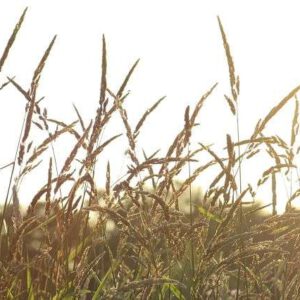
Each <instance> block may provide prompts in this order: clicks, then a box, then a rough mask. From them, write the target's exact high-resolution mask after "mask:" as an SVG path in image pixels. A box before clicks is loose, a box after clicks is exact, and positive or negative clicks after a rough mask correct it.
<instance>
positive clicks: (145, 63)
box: [0, 0, 300, 203]
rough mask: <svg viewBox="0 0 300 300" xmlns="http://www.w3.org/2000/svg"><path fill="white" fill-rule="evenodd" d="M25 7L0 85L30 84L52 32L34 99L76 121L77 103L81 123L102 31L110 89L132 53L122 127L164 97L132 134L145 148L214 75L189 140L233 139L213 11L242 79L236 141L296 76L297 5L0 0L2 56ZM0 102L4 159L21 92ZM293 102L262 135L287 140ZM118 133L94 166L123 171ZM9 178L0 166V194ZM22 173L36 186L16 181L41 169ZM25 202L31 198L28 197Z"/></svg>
mask: <svg viewBox="0 0 300 300" xmlns="http://www.w3.org/2000/svg"><path fill="white" fill-rule="evenodd" d="M26 6H28V7H29V9H28V12H27V16H26V19H25V21H24V24H23V26H22V29H21V31H20V32H19V35H18V37H17V40H16V43H15V44H14V46H13V49H12V51H11V53H10V56H9V58H8V60H7V62H6V64H5V66H4V69H3V72H2V74H0V80H1V81H0V83H2V82H4V80H5V78H6V76H15V79H16V81H17V82H18V83H20V84H21V85H22V86H23V87H24V88H26V89H27V88H28V87H29V84H30V80H31V76H32V72H33V71H34V69H35V67H36V65H37V63H38V61H39V59H40V57H41V55H42V54H43V52H44V51H45V49H46V48H47V46H48V44H49V42H50V40H51V39H52V37H53V36H54V35H55V34H57V36H58V37H57V41H56V43H55V46H54V48H53V51H52V53H51V56H50V58H49V61H48V63H47V66H46V68H45V70H44V73H43V76H42V80H41V84H40V90H39V96H46V100H45V103H44V105H45V106H47V108H48V114H49V116H51V117H52V118H56V119H58V120H64V121H65V122H66V123H68V122H72V121H74V120H75V119H76V115H75V113H74V110H73V108H72V103H74V104H75V105H76V106H77V107H78V109H79V110H80V112H81V114H82V116H83V117H84V118H85V120H86V123H88V122H89V120H90V119H91V118H93V117H94V115H95V111H96V108H97V103H98V97H99V82H100V61H101V60H100V58H101V36H102V34H105V37H106V41H107V51H108V86H109V87H110V89H111V90H113V91H115V90H116V89H117V87H118V86H119V84H120V83H121V82H122V79H123V78H124V76H125V75H126V73H127V71H128V70H129V68H130V66H131V65H132V64H133V63H134V62H135V60H136V59H138V58H141V61H140V63H139V66H138V68H137V70H136V73H135V74H134V76H133V77H132V80H131V82H130V84H129V86H128V89H130V91H131V95H130V97H129V99H128V101H127V102H126V109H127V111H128V116H129V120H130V122H131V124H133V125H135V124H136V122H137V121H138V119H139V117H140V116H141V114H142V113H143V112H144V111H145V110H146V109H147V108H148V107H149V106H151V105H152V104H153V103H154V102H155V101H156V100H157V99H159V98H160V97H161V96H165V95H166V96H167V98H166V100H165V101H164V102H163V103H162V104H161V105H160V107H159V108H158V109H157V111H156V112H154V114H153V115H152V116H151V117H150V118H149V120H148V121H147V123H146V125H145V127H144V129H143V130H142V132H141V136H140V140H139V145H140V146H141V147H143V148H144V149H146V150H147V153H148V154H150V153H151V152H154V151H155V150H156V149H158V148H161V149H165V148H166V147H167V145H168V144H169V143H170V142H171V141H172V139H173V137H174V135H175V134H176V132H177V131H178V130H179V129H180V128H181V127H182V126H183V114H184V110H185V107H186V106H187V105H191V106H193V105H194V104H195V103H196V101H197V100H198V99H199V97H200V96H201V95H202V94H203V93H204V92H206V91H207V90H208V89H209V88H210V87H211V86H212V85H213V84H214V83H216V82H218V83H219V85H218V87H217V89H216V91H215V92H214V94H213V95H212V96H211V97H210V98H209V99H208V101H207V103H206V105H205V107H204V108H203V111H202V112H201V113H200V116H199V122H200V124H201V126H200V128H199V129H197V131H196V132H195V136H194V141H198V140H199V141H204V142H208V143H216V144H218V145H224V144H225V134H226V133H230V134H232V135H233V136H234V134H235V121H234V119H233V118H232V116H231V113H230V111H229V109H228V107H227V104H226V102H225V100H224V97H223V95H224V94H225V93H227V94H229V92H230V88H229V81H228V69H227V63H226V58H225V55H224V49H223V45H222V39H221V35H220V31H219V27H218V22H217V16H220V18H221V20H222V23H223V26H224V28H225V31H226V34H227V38H228V41H229V43H230V46H231V51H232V55H233V57H234V61H235V66H236V72H237V74H239V75H240V79H241V96H240V118H241V124H240V125H241V137H242V138H246V137H248V136H249V135H250V134H251V133H252V131H253V128H254V126H255V124H256V122H257V120H258V119H259V118H261V117H264V116H265V115H266V113H267V112H268V111H269V110H270V108H271V107H272V106H274V105H275V104H276V103H277V102H279V101H280V100H281V99H282V98H283V97H284V96H285V95H286V94H288V92H289V91H290V90H292V89H293V88H294V87H296V86H297V85H299V84H300V42H299V36H300V18H299V12H300V10H299V8H300V4H298V1H274V0H273V1H268V0H264V1H258V0H255V1H238V0H235V1H231V0H228V1H227V0H225V1H224V0H223V1H188V0H187V1H176V0H175V1H174V0H173V1H168V0H166V1H162V0H160V1H157V0H152V1H141V0H139V1H137V0H128V1H127V0H126V1H124V0H123V1H121V0H119V1H116V0H109V1H108V0H107V1H96V0H95V1H89V0H86V1H74V0H73V1H69V0H60V1H59V0H55V1H53V0H51V1H49V0H48V1H47V0H44V1H40V0H27V1H26V0H24V1H21V0H20V1H18V0H1V1H0V52H2V51H3V48H4V46H5V43H6V41H7V39H8V38H9V36H10V34H11V32H12V30H13V27H14V25H15V23H16V22H17V20H18V18H19V16H20V15H21V13H22V11H23V9H24V8H25V7H26ZM0 101H1V109H0V128H1V131H0V136H1V141H2V143H1V144H2V145H1V150H0V154H1V155H0V166H2V165H5V164H6V163H8V162H10V161H12V159H13V156H14V149H15V147H16V143H17V138H18V133H19V130H20V126H21V122H22V116H23V112H24V100H23V99H22V97H20V95H18V93H17V92H16V91H15V89H14V88H13V87H8V88H7V89H5V90H3V91H2V92H1V93H0ZM291 109H292V106H291V105H290V107H287V109H285V111H284V112H283V113H282V114H281V115H280V117H278V118H277V119H276V120H277V121H276V122H272V123H271V124H270V130H269V131H266V132H268V133H270V134H280V135H282V136H285V137H286V136H287V134H289V133H290V129H289V128H290V127H289V126H290V119H291V115H290V114H291ZM114 126H115V128H111V129H109V130H111V131H109V130H108V131H107V132H106V133H107V137H109V136H110V133H112V132H115V133H119V132H123V127H122V126H121V125H120V124H119V123H118V122H117V121H116V122H115V123H114ZM36 132H38V131H36ZM124 141H125V138H124V139H123V140H122V139H120V141H118V142H116V145H119V146H116V147H114V146H112V147H110V151H109V153H107V152H106V153H104V156H103V161H104V162H105V163H103V165H104V164H106V161H107V159H110V160H112V167H113V175H114V176H115V178H118V176H121V175H122V174H123V173H124V170H125V167H126V160H125V158H124V155H123V154H122V151H123V150H122V151H120V149H121V148H122V147H123V148H124V146H122V145H124ZM72 146H73V142H72V143H69V144H68V143H66V144H63V145H60V147H62V148H59V146H58V150H57V151H62V150H64V151H65V150H66V149H67V151H70V150H71V148H72ZM60 149H61V150H60ZM114 151H116V152H114ZM123 153H124V151H123ZM162 155H163V152H162ZM60 163H63V161H61V162H60ZM249 170H250V169H249ZM249 170H248V171H247V172H250V173H252V171H251V170H250V171H249ZM262 171H263V169H262ZM45 173H46V172H45ZM8 174H9V170H8V169H6V170H3V171H0V193H1V198H3V197H4V194H5V191H6V187H7V181H8ZM259 174H260V173H259ZM245 176H246V175H245ZM248 176H250V177H251V174H249V175H248ZM28 180H29V179H28ZM30 180H32V181H34V184H31V183H30V182H29V184H28V183H25V182H24V185H25V184H27V185H28V186H29V188H28V191H27V190H26V193H27V194H26V195H30V193H34V192H35V191H36V190H38V189H39V188H40V186H41V185H42V184H43V183H44V182H43V181H42V180H41V176H38V173H36V175H33V176H32V177H31V179H30ZM99 180H100V181H101V179H99ZM22 201H23V203H28V202H29V201H30V196H28V198H26V197H25V198H24V199H22Z"/></svg>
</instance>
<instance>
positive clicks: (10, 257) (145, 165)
mask: <svg viewBox="0 0 300 300" xmlns="http://www.w3.org/2000/svg"><path fill="white" fill-rule="evenodd" d="M25 15H26V10H25V11H24V13H23V14H22V16H21V18H20V19H19V21H18V23H17V24H16V27H15V29H14V31H13V33H12V35H11V37H10V39H9V41H8V42H7V46H6V48H5V49H4V50H3V53H2V56H1V58H0V71H1V72H3V70H5V61H6V59H7V58H8V57H9V52H10V50H11V49H12V47H13V46H14V41H15V39H16V38H17V36H18V35H19V34H20V33H19V31H20V28H21V25H22V23H23V21H24V19H25ZM218 22H219V27H220V32H221V37H222V41H223V45H224V50H225V58H226V59H227V63H228V70H229V72H228V73H229V79H230V86H229V91H230V93H229V94H226V95H225V97H224V99H221V100H220V101H226V102H227V103H228V108H229V109H230V111H231V112H232V117H233V118H235V120H236V128H235V130H236V137H237V138H233V137H231V136H230V135H227V136H226V137H224V140H225V141H226V144H225V145H224V149H219V150H218V149H215V148H214V146H213V145H205V144H204V143H202V142H201V140H199V141H197V143H196V144H195V143H192V142H191V138H192V136H193V130H194V128H195V127H196V126H197V125H198V124H197V120H198V115H199V113H201V109H202V107H203V105H206V100H207V99H208V98H209V97H210V95H211V94H212V93H214V90H215V89H216V88H217V84H214V85H212V86H211V87H209V88H208V90H207V91H206V92H205V93H204V94H203V95H202V96H201V97H200V99H199V101H198V103H197V104H196V105H195V107H189V106H188V107H187V108H186V110H185V111H184V112H183V114H182V121H183V127H182V129H181V130H180V131H179V132H178V134H177V135H176V136H175V137H174V139H173V142H172V143H171V144H170V145H169V147H168V149H167V151H166V153H165V154H162V153H160V152H155V153H151V154H147V151H146V150H145V151H140V150H139V148H137V141H138V138H139V135H140V134H142V130H143V125H144V123H145V122H147V118H148V117H149V115H150V114H152V113H155V112H154V111H155V110H156V109H158V106H159V104H160V103H161V102H162V101H163V98H162V99H159V100H158V101H157V102H156V103H154V104H153V106H152V107H150V108H149V109H148V110H147V111H146V112H145V113H144V114H143V115H142V116H141V118H140V121H139V122H138V123H137V124H136V125H133V124H131V123H130V121H129V118H128V114H129V112H127V110H126V101H127V98H128V97H129V93H127V87H128V85H129V84H130V82H129V81H130V79H131V77H132V74H133V73H134V71H135V68H136V67H137V65H138V61H137V62H136V63H135V64H134V65H133V66H132V68H131V69H130V70H129V72H128V75H127V76H126V78H124V81H123V83H122V84H121V86H120V87H119V89H118V90H116V91H112V90H110V89H109V85H108V83H107V76H106V74H107V68H108V67H109V66H108V65H107V53H106V42H105V38H104V37H103V39H102V69H101V84H100V96H99V104H98V109H97V111H96V112H95V116H94V117H93V118H92V120H91V121H90V122H87V121H86V120H84V119H83V118H82V117H81V114H80V112H79V111H78V110H77V109H76V107H75V110H76V114H77V119H78V120H77V121H76V122H74V123H71V124H66V123H65V122H64V121H61V120H55V119H53V118H51V116H48V113H47V109H46V107H45V103H44V102H42V101H41V99H39V97H38V96H37V95H38V87H39V83H40V80H41V79H42V72H43V69H44V68H45V67H46V62H47V58H48V56H49V55H50V54H51V49H52V48H53V47H54V46H55V37H54V38H53V40H52V41H51V42H50V44H49V47H48V48H47V49H46V51H45V53H44V54H43V55H42V57H41V59H40V62H39V64H38V66H37V67H36V69H35V71H34V74H33V76H32V81H31V85H30V87H23V86H21V85H20V84H19V83H18V81H17V79H15V78H9V77H8V78H7V81H6V82H3V83H1V84H2V85H1V90H3V89H5V88H6V87H7V86H13V87H14V88H15V92H16V93H21V94H22V95H23V97H24V105H25V114H24V123H23V124H24V125H23V127H22V128H21V129H20V139H19V143H18V147H17V149H15V150H14V152H15V160H14V162H12V163H11V164H9V165H7V166H3V167H2V168H1V170H0V171H2V170H3V169H4V168H5V169H8V168H9V170H10V180H9V186H8V189H7V195H6V197H5V199H4V204H3V205H2V207H1V210H0V233H1V235H0V298H1V299H53V300H54V299H56V300H58V299H161V300H162V299H300V276H299V272H298V270H299V267H300V266H299V262H300V213H299V212H298V211H297V210H296V209H295V208H294V207H293V201H294V200H295V199H297V197H298V196H299V195H300V188H298V186H299V184H298V182H300V178H299V177H298V166H297V164H296V157H297V156H298V153H299V149H300V148H299V145H298V135H299V123H298V121H299V120H298V118H299V102H298V99H297V93H298V91H299V90H300V86H298V87H296V88H294V89H293V90H291V91H290V92H289V93H287V95H286V97H284V98H283V99H282V100H281V101H280V102H279V103H278V104H277V105H276V106H274V107H273V109H272V110H271V111H270V112H269V113H268V114H267V115H266V116H265V118H263V119H261V120H259V121H258V122H257V125H256V128H255V129H254V131H253V134H252V135H251V136H249V138H247V139H243V140H241V139H240V135H239V124H240V122H242V121H243V120H240V119H239V107H238V104H239V94H240V82H239V76H238V75H237V71H236V70H235V66H234V61H233V58H232V56H231V52H230V46H229V43H228V41H227V38H226V34H225V31H224V28H223V25H222V23H221V21H220V19H218ZM1 90H0V93H1ZM290 102H294V103H295V109H294V114H293V115H292V116H291V130H290V132H291V136H290V138H289V140H288V141H285V140H284V139H283V138H281V137H279V136H277V135H274V136H268V135H266V134H265V133H264V131H265V128H266V127H267V126H268V124H269V122H270V120H272V119H273V118H276V115H277V114H278V112H280V111H281V109H282V108H283V107H285V105H286V104H288V103H290ZM2 109H5V107H4V106H2ZM115 115H116V116H117V117H118V118H120V119H121V120H122V122H123V124H124V135H125V136H126V137H127V140H128V147H127V149H124V151H126V153H127V155H128V156H129V157H130V160H131V163H130V164H129V165H128V169H127V173H126V175H125V176H124V177H122V178H120V179H119V180H118V181H117V182H112V180H111V171H110V164H109V162H105V163H107V168H106V172H105V174H103V176H104V177H105V178H106V184H105V187H103V188H99V187H98V186H97V183H96V180H95V175H96V172H97V168H96V165H97V163H98V162H99V161H101V154H102V152H103V151H104V150H105V149H109V148H110V147H114V141H115V140H116V139H118V138H119V135H114V136H111V137H110V138H108V139H107V140H102V138H101V136H102V133H103V131H104V128H105V127H107V126H108V125H109V124H110V120H111V118H112V117H114V116H115ZM37 128H39V129H40V130H42V132H43V136H44V140H43V141H42V142H41V143H36V142H35V139H34V138H33V136H34V135H33V132H34V130H36V129H37ZM2 130H6V129H5V128H3V129H2ZM66 136H68V138H69V137H70V136H71V137H72V138H73V140H74V146H73V150H72V151H71V152H70V153H65V161H64V163H63V164H62V165H58V163H57V159H56V151H57V150H56V148H55V143H54V142H55V141H56V140H60V139H63V138H64V137H66ZM2 147H5V144H4V145H2ZM202 153H206V154H207V155H206V157H208V160H207V161H203V160H199V159H198V158H199V155H200V154H202ZM262 154H264V155H268V156H269V158H270V161H271V162H272V164H271V165H269V164H266V166H265V172H264V173H263V174H262V176H261V177H259V178H257V184H256V185H255V186H253V185H250V184H247V183H246V182H244V180H243V176H242V169H243V164H244V163H245V161H249V160H252V159H253V158H254V157H256V156H258V155H262ZM113 159H114V158H113V157H112V158H111V160H113ZM42 160H43V161H45V160H48V161H49V163H48V171H47V170H45V172H48V179H47V181H46V182H45V183H44V185H43V186H41V187H37V189H36V190H37V192H36V194H35V195H34V197H33V198H32V200H31V203H30V205H29V206H28V207H27V208H26V212H25V213H23V212H21V207H20V203H19V190H20V187H21V185H22V184H23V180H24V178H25V177H26V176H28V174H30V173H31V172H32V170H34V169H35V168H39V167H40V162H41V161H42ZM211 168H214V170H216V173H215V175H214V178H213V180H212V181H211V182H210V184H209V188H208V189H206V190H204V191H202V193H200V192H199V193H197V192H195V190H196V191H198V189H197V187H196V186H195V181H196V180H197V179H198V178H199V177H201V176H202V174H204V173H205V172H207V171H208V170H210V169H211ZM183 171H187V173H188V176H186V178H185V179H184V180H181V181H179V180H178V175H179V174H182V172H183ZM282 179H285V180H286V182H289V183H290V185H291V187H293V188H291V189H290V190H291V192H290V195H289V200H288V201H287V204H286V211H285V213H284V214H282V215H279V214H277V203H278V202H279V201H280V199H277V188H276V186H277V185H278V182H279V180H282ZM294 182H296V184H295V183H294ZM264 185H268V186H270V199H272V202H271V203H269V204H268V203H259V202H255V201H254V200H253V201H252V200H251V201H249V199H255V194H256V190H257V189H258V188H259V187H261V186H264ZM267 206H270V207H271V208H272V213H271V214H269V215H267V214H264V213H263V209H264V208H265V207H267Z"/></svg>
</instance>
